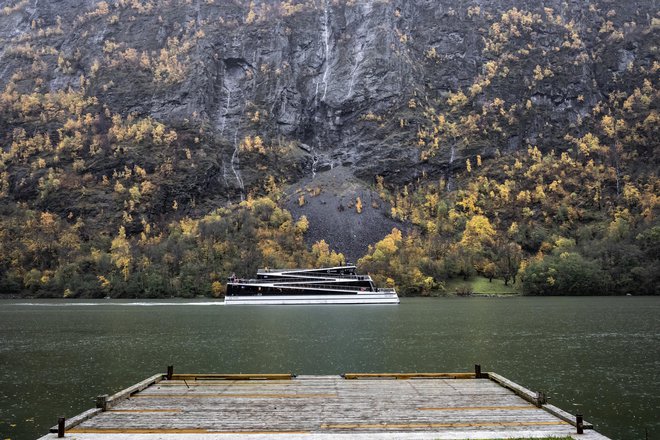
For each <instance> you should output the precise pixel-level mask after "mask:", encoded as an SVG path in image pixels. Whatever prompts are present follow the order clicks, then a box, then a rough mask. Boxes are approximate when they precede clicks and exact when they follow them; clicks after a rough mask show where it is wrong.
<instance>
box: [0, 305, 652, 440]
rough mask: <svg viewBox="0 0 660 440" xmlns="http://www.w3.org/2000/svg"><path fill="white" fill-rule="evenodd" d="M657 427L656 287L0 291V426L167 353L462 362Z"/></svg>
mask: <svg viewBox="0 0 660 440" xmlns="http://www.w3.org/2000/svg"><path fill="white" fill-rule="evenodd" d="M475 363H480V364H481V365H482V368H483V369H484V370H486V371H496V372H498V373H500V374H502V375H504V376H506V377H508V378H509V379H512V380H514V381H516V382H518V383H520V384H521V385H524V386H526V387H527V388H530V389H532V390H535V391H536V390H538V391H545V392H546V393H548V394H549V395H550V396H552V400H551V402H552V403H554V404H555V405H557V406H559V407H561V408H563V409H565V410H567V411H570V412H582V413H583V414H584V415H585V418H586V419H587V420H588V421H590V422H592V423H594V424H595V425H596V427H597V429H598V430H599V431H600V432H602V433H603V434H606V435H608V436H610V437H612V438H613V439H624V440H627V439H629V440H632V439H643V438H645V430H648V435H649V437H648V438H651V439H653V438H660V416H659V414H660V298H643V297H615V298H612V297H589V298H522V297H516V298H456V299H449V298H447V299H444V298H443V299H407V300H404V301H402V303H401V304H400V305H399V306H291V307H287V306H230V307H225V306H223V305H221V304H218V303H214V302H192V303H191V302H179V301H174V302H165V301H162V300H160V301H153V302H147V301H145V302H128V301H127V302H119V301H111V300H107V301H98V302H92V301H83V302H72V301H66V302H64V301H2V302H0V438H2V439H4V438H11V439H14V440H16V439H19V440H20V439H33V438H36V437H39V436H40V435H42V434H45V433H46V432H47V430H48V428H49V427H50V426H52V425H54V424H55V422H56V421H57V417H58V416H60V415H63V416H67V417H71V416H73V415H76V414H78V413H80V412H82V411H84V410H86V409H88V408H91V407H92V406H93V405H94V401H93V399H94V396H96V395H98V394H110V393H113V392H115V391H118V390H120V389H122V388H125V387H127V386H129V385H132V384H134V383H136V382H138V381H140V380H141V379H144V378H146V377H148V376H150V375H152V374H154V373H157V372H161V371H162V372H164V371H165V369H166V366H167V365H174V366H175V371H178V372H186V373H208V372H215V373H238V372H243V373H245V372H261V373H264V372H272V373H282V372H293V373H297V374H338V373H344V372H349V371H351V372H384V371H385V372H394V371H396V372H400V371H406V372H408V371H419V372H429V371H472V369H473V365H474V364H475Z"/></svg>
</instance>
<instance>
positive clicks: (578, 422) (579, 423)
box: [575, 414, 584, 434]
mask: <svg viewBox="0 0 660 440" xmlns="http://www.w3.org/2000/svg"><path fill="white" fill-rule="evenodd" d="M575 427H576V428H577V433H578V434H584V420H583V419H582V414H576V415H575Z"/></svg>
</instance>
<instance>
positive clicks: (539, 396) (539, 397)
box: [536, 391, 548, 408]
mask: <svg viewBox="0 0 660 440" xmlns="http://www.w3.org/2000/svg"><path fill="white" fill-rule="evenodd" d="M546 403H548V398H547V397H546V395H545V393H544V392H543V391H537V392H536V406H537V407H539V408H541V407H542V406H543V405H545V404H546Z"/></svg>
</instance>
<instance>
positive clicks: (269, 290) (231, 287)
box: [225, 265, 399, 305]
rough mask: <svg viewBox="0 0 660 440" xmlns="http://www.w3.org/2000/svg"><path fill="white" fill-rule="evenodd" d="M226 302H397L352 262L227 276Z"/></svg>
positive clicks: (393, 295) (264, 303) (269, 303)
mask: <svg viewBox="0 0 660 440" xmlns="http://www.w3.org/2000/svg"><path fill="white" fill-rule="evenodd" d="M225 304H228V305H229V304H231V305H234V304H241V305H245V304H261V305H278V304H399V296H398V295H397V293H396V291H395V290H394V289H389V288H382V289H379V288H377V287H376V286H375V285H374V282H373V280H372V279H371V277H370V276H369V275H358V274H357V273H356V267H355V266H353V265H347V266H336V267H325V268H319V269H270V270H269V269H259V270H258V271H257V278H256V279H238V278H236V277H233V276H232V277H231V278H229V281H228V283H227V293H226V295H225Z"/></svg>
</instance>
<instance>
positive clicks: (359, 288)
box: [273, 283, 374, 292]
mask: <svg viewBox="0 0 660 440" xmlns="http://www.w3.org/2000/svg"><path fill="white" fill-rule="evenodd" d="M273 287H274V288H282V289H296V288H302V289H307V288H309V289H327V290H350V291H354V292H373V291H374V289H372V288H371V287H367V286H354V285H351V284H348V285H343V284H317V283H287V284H283V283H277V284H275V285H274V286H273Z"/></svg>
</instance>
